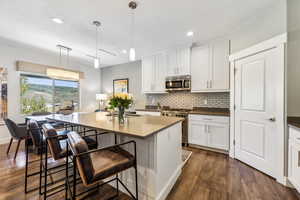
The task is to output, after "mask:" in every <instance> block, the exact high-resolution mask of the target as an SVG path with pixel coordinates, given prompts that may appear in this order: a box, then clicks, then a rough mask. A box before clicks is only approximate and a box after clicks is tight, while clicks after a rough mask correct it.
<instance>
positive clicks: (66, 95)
mask: <svg viewBox="0 0 300 200" xmlns="http://www.w3.org/2000/svg"><path fill="white" fill-rule="evenodd" d="M72 104H73V105H74V106H75V110H78V108H79V82H78V81H66V80H57V79H51V78H49V77H43V76H33V75H24V74H22V75H21V113H22V114H31V113H34V112H57V111H58V110H60V109H62V108H65V107H67V106H71V105H72Z"/></svg>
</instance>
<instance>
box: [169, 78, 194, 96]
mask: <svg viewBox="0 0 300 200" xmlns="http://www.w3.org/2000/svg"><path fill="white" fill-rule="evenodd" d="M185 90H187V91H189V90H191V76H190V75H185V76H168V77H167V78H166V91H168V92H172V91H185Z"/></svg>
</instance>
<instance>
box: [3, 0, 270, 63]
mask: <svg viewBox="0 0 300 200" xmlns="http://www.w3.org/2000/svg"><path fill="white" fill-rule="evenodd" d="M275 1H276V0H139V1H138V4H139V6H138V8H137V10H136V18H135V19H136V20H135V21H136V26H135V37H134V40H135V42H134V43H135V45H134V46H135V48H136V51H137V58H140V56H142V55H146V54H150V53H152V52H155V51H159V50H163V49H166V48H171V47H172V46H176V45H184V44H188V43H192V42H195V41H198V42H199V41H200V42H201V41H207V40H210V39H213V38H215V37H218V36H222V35H224V34H226V33H228V31H230V29H231V28H232V27H234V26H237V25H238V24H240V23H241V22H243V21H245V20H247V19H248V18H250V17H251V16H252V15H253V14H254V13H256V12H257V11H258V10H261V9H263V8H265V7H268V6H270V4H271V3H273V2H275ZM128 2H129V1H128V0H108V1H104V0H26V1H24V0H23V1H20V0H0V5H1V6H0V21H1V23H0V24H1V25H0V37H4V38H7V39H10V40H14V41H17V42H21V43H25V44H29V45H32V46H36V47H38V48H42V49H47V50H51V51H58V49H57V48H56V45H57V44H62V45H65V46H68V47H71V48H72V49H73V51H72V52H71V55H72V56H74V57H79V58H82V59H85V60H87V61H88V62H90V63H92V59H91V58H89V57H87V56H86V54H91V55H93V54H95V27H94V26H93V25H92V21H94V20H99V21H100V22H101V23H102V26H101V35H100V48H102V49H105V50H108V51H110V52H114V53H115V54H116V56H112V55H109V54H105V53H100V56H101V57H100V59H101V64H102V66H108V65H113V64H119V63H125V62H128V56H127V55H126V54H123V53H122V52H121V51H122V49H129V45H130V11H129V8H128ZM54 17H58V18H61V19H63V20H64V22H65V23H64V24H56V23H54V22H52V20H51V19H52V18H54ZM190 30H192V31H194V32H195V35H194V37H192V38H190V37H186V36H185V34H186V32H187V31H190Z"/></svg>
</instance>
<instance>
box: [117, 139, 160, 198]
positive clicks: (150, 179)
mask: <svg viewBox="0 0 300 200" xmlns="http://www.w3.org/2000/svg"><path fill="white" fill-rule="evenodd" d="M158 134H159V133H158ZM155 137H156V134H153V135H151V136H149V137H146V138H134V137H130V136H119V137H118V138H119V142H120V143H123V142H126V141H130V140H134V141H136V144H137V166H138V188H139V199H140V200H155V199H156V180H157V173H156V166H155V156H154V152H155V148H156V147H155ZM125 149H126V150H128V151H129V152H131V153H133V152H134V151H133V148H132V146H130V145H127V146H126V147H125ZM120 179H121V180H122V181H123V183H124V184H125V185H126V186H127V187H128V188H130V190H131V191H132V192H133V194H135V179H134V169H128V170H126V171H125V172H122V173H121V174H120ZM120 189H121V190H122V191H123V192H126V191H125V190H124V189H122V188H120Z"/></svg>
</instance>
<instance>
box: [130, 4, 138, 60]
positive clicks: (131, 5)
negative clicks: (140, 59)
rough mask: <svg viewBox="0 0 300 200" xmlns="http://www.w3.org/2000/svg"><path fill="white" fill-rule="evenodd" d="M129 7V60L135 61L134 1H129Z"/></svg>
mask: <svg viewBox="0 0 300 200" xmlns="http://www.w3.org/2000/svg"><path fill="white" fill-rule="evenodd" d="M128 6H129V8H130V9H131V10H132V13H131V42H130V49H129V61H135V48H134V10H135V9H136V8H137V3H136V2H135V1H130V2H129V4H128Z"/></svg>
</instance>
